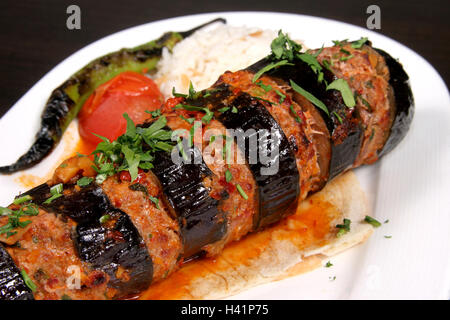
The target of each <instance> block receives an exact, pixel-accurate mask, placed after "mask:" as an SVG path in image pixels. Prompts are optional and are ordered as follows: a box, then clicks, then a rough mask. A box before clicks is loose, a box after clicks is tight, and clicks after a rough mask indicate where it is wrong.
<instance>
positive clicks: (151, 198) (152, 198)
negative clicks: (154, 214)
mask: <svg viewBox="0 0 450 320" xmlns="http://www.w3.org/2000/svg"><path fill="white" fill-rule="evenodd" d="M149 198H150V200H151V202H153V203H154V204H155V206H156V209H158V210H159V199H158V198H156V197H153V196H149Z"/></svg>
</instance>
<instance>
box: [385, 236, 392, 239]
mask: <svg viewBox="0 0 450 320" xmlns="http://www.w3.org/2000/svg"><path fill="white" fill-rule="evenodd" d="M384 237H385V238H386V239H390V238H392V236H384Z"/></svg>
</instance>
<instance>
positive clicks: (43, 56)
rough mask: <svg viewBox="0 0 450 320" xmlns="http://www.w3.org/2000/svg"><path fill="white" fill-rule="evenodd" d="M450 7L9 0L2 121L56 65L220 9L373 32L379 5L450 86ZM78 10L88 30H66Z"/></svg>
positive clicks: (373, 0)
mask: <svg viewBox="0 0 450 320" xmlns="http://www.w3.org/2000/svg"><path fill="white" fill-rule="evenodd" d="M449 3H450V1H445V0H441V1H435V0H427V1H423V0H422V1H417V0H414V1H377V0H369V1H365V0H362V1H361V0H360V1H358V0H318V1H314V0H308V1H302V0H272V1H267V0H255V1H244V0H222V1H218V0H216V1H207V0H203V1H178V0H163V1H161V0H155V1H151V0H150V1H149V0H147V1H140V0H121V1H113V0H108V1H104V0H102V1H76V0H71V1H66V0H45V1H42V0H40V1H38V0H31V1H19V0H14V1H12V0H1V1H0V43H1V50H0V75H1V77H0V116H2V115H3V114H4V113H5V112H6V111H7V110H8V109H9V108H10V107H11V106H12V105H13V104H14V103H15V102H16V101H17V100H18V99H19V98H20V97H21V96H22V95H23V94H24V93H25V92H26V91H27V90H28V89H29V88H30V87H31V86H32V85H33V84H34V83H35V82H36V81H38V80H39V79H40V78H41V77H42V76H43V75H44V74H45V73H47V72H48V71H50V70H51V69H52V68H53V67H54V66H55V65H56V64H58V63H59V62H60V61H62V60H63V59H64V58H66V57H67V56H69V55H70V54H72V53H73V52H75V51H77V50H78V49H80V48H82V47H84V46H86V45H87V44H89V43H91V42H93V41H95V40H97V39H99V38H102V37H104V36H106V35H109V34H111V33H114V32H117V31H120V30H122V29H125V28H128V27H132V26H136V25H139V24H143V23H147V22H151V21H155V20H160V19H165V18H170V17H176V16H182V15H188V14H194V13H204V12H214V11H279V12H289V13H300V14H306V15H313V16H321V17H325V18H331V19H335V20H340V21H344V22H348V23H351V24H355V25H358V26H362V27H366V19H367V17H368V15H367V14H366V8H367V7H368V6H369V5H370V4H376V5H378V6H380V8H381V30H379V32H381V33H382V34H384V35H387V36H389V37H391V38H393V39H395V40H397V41H399V42H401V43H403V44H405V45H406V46H408V47H410V48H411V49H413V50H415V51H416V52H418V53H419V54H420V55H422V56H423V57H425V59H427V60H428V61H429V62H430V63H431V64H432V65H433V66H434V67H435V68H436V69H437V70H438V72H439V73H440V74H441V76H442V77H443V78H444V80H445V81H446V83H447V85H448V84H449V82H450V71H449V69H450V68H449V67H450V62H449V61H450V59H449V56H450V45H449V40H450V22H449V21H450V4H449ZM70 4H76V5H78V6H80V8H81V30H68V29H67V28H66V19H67V17H68V15H67V14H66V8H67V7H68V6H69V5H70ZM262 27H263V26H262ZM342 37H343V38H345V35H342ZM143 40H147V39H143ZM143 42H144V41H143ZM386 49H387V50H389V48H386ZM67 76H68V77H69V76H70V75H67Z"/></svg>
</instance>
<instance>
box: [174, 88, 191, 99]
mask: <svg viewBox="0 0 450 320" xmlns="http://www.w3.org/2000/svg"><path fill="white" fill-rule="evenodd" d="M172 95H173V96H174V97H176V98H187V97H188V95H187V94H183V93H178V92H175V87H172Z"/></svg>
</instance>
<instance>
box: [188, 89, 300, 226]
mask: <svg viewBox="0 0 450 320" xmlns="http://www.w3.org/2000/svg"><path fill="white" fill-rule="evenodd" d="M208 93H209V94H208ZM208 93H207V96H208V97H207V98H199V99H196V100H194V101H188V102H189V103H190V104H194V105H195V104H200V105H203V106H206V105H208V106H210V108H211V110H212V111H214V113H215V117H216V118H217V119H218V120H219V121H220V122H222V123H223V125H224V126H225V127H226V128H227V129H234V130H239V131H240V132H242V133H246V132H250V131H253V132H251V134H250V135H245V136H244V145H242V144H240V143H238V145H239V147H241V148H242V147H244V148H243V150H242V151H243V152H245V157H246V159H247V163H248V164H249V167H250V170H251V171H252V173H253V176H254V178H255V181H256V184H257V186H258V194H259V213H258V214H257V215H255V220H254V229H255V230H257V229H260V228H263V227H265V226H267V225H269V224H271V223H274V222H276V221H279V220H280V219H281V218H282V217H284V216H286V215H288V214H289V213H291V211H290V209H291V208H293V207H294V206H295V205H296V203H297V199H298V196H299V193H300V186H299V183H298V181H299V172H298V169H297V164H296V159H295V154H294V151H293V150H292V146H291V144H290V143H289V140H288V139H287V137H286V136H285V134H284V132H283V130H282V129H281V127H280V126H279V124H278V123H277V122H276V121H275V119H274V118H273V117H272V115H271V114H270V112H269V111H267V109H266V107H265V106H264V105H263V104H262V103H264V101H261V100H259V99H257V98H255V97H252V96H251V95H249V94H247V93H244V92H240V93H237V94H234V93H233V92H231V91H230V88H229V86H228V85H227V84H225V83H221V82H220V80H219V82H218V83H216V85H215V87H214V89H213V90H212V92H211V90H210V91H209V92H208ZM223 108H228V109H227V111H225V112H221V111H219V110H220V109H223ZM264 131H266V132H267V133H268V135H267V136H262V135H261V133H262V132H264ZM272 134H273V135H274V136H272ZM252 140H253V141H257V144H255V143H253V142H251V141H252ZM256 148H257V149H256ZM263 148H264V149H265V151H264V150H262V149H263ZM276 148H277V149H278V153H277V152H273V151H275V149H276ZM255 149H256V150H255ZM260 151H264V152H267V154H266V156H267V159H266V160H267V161H265V160H264V159H262V158H260V156H261V155H262V153H261V152H260ZM255 154H257V155H258V161H255V159H254V155H255ZM252 158H253V160H252ZM272 169H275V171H273V172H270V171H272ZM269 172H270V173H269Z"/></svg>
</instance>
